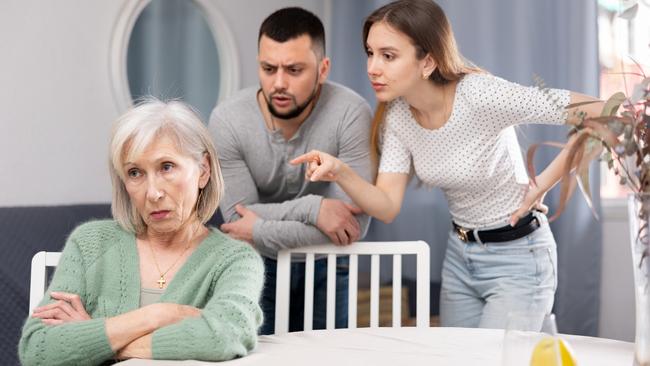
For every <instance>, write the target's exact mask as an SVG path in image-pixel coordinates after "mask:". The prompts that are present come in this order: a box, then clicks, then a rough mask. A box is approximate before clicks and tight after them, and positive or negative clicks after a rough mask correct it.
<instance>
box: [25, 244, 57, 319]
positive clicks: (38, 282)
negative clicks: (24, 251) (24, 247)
mask: <svg viewBox="0 0 650 366" xmlns="http://www.w3.org/2000/svg"><path fill="white" fill-rule="evenodd" d="M60 257H61V253H60V252H38V253H36V254H34V256H33V257H32V275H31V279H30V283H29V314H31V313H32V311H33V310H34V308H35V307H36V306H37V305H38V303H39V302H41V299H43V295H45V289H46V287H47V286H46V283H47V267H56V266H57V265H58V264H59V258H60Z"/></svg>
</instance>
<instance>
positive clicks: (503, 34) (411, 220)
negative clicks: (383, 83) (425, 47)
mask: <svg viewBox="0 0 650 366" xmlns="http://www.w3.org/2000/svg"><path fill="white" fill-rule="evenodd" d="M385 3H387V1H377V0H375V1H370V0H368V1H354V2H349V1H346V0H333V1H332V19H333V21H332V23H333V26H332V29H331V30H330V32H331V33H330V38H331V39H330V42H331V47H330V56H331V58H332V72H331V79H333V80H335V81H339V82H341V83H343V84H346V85H348V86H350V87H352V88H353V89H355V90H357V91H358V92H359V93H361V94H362V95H363V96H365V97H366V98H367V99H368V101H370V102H371V103H373V104H374V95H373V93H372V90H371V89H370V87H369V85H368V81H367V77H366V73H365V55H364V54H363V52H362V46H361V45H362V43H361V26H362V24H363V23H362V22H363V19H364V17H365V16H366V15H368V14H369V13H370V12H371V11H372V10H373V9H375V8H376V7H378V6H381V5H382V4H385ZM439 4H440V5H441V6H442V7H443V8H444V9H445V11H446V12H447V15H448V17H449V18H450V21H451V23H452V26H453V28H454V32H455V35H456V38H457V41H458V44H459V46H460V48H461V51H462V52H463V54H464V55H465V56H466V57H467V58H468V59H470V60H472V61H473V62H474V63H476V64H477V65H479V66H481V67H483V68H485V69H487V70H488V71H490V72H491V73H493V74H495V75H498V76H501V77H504V78H506V79H508V80H511V81H515V82H518V83H521V84H524V85H533V84H534V80H533V75H539V76H540V77H541V78H543V80H544V81H545V83H546V85H548V86H549V87H555V88H566V89H570V90H574V91H578V92H582V93H585V94H590V95H598V74H599V65H598V55H597V28H596V14H597V7H596V2H595V1H593V0H574V1H565V0H546V1H538V0H440V1H439ZM566 133H567V129H566V128H560V127H550V126H532V127H522V128H520V129H519V138H520V142H521V145H522V148H523V150H524V151H525V149H526V148H527V146H528V145H529V144H531V143H536V142H541V141H547V140H553V141H565V139H566ZM556 154H557V150H552V149H548V150H546V149H542V150H540V151H539V152H538V157H537V159H536V161H535V162H536V165H537V166H538V167H544V166H546V165H547V164H548V163H549V162H550V161H551V160H552V159H553V157H554V156H555V155H556ZM591 182H592V187H595V188H594V190H595V193H596V196H597V195H598V187H599V185H600V181H599V174H598V166H596V164H594V166H593V170H592V180H591ZM558 199H559V192H558V191H557V190H554V191H552V192H551V193H550V194H549V195H548V196H547V198H546V203H547V204H548V205H549V206H550V207H551V212H553V211H554V210H555V208H556V207H557V203H558ZM595 206H596V209H597V211H598V212H600V199H599V197H595ZM551 226H552V229H553V232H554V233H555V236H556V239H557V243H558V257H559V260H558V264H559V269H558V272H559V273H558V276H559V287H558V290H557V294H556V303H555V309H554V312H555V313H556V314H557V319H558V326H559V328H560V331H561V332H566V333H574V334H583V335H597V332H598V310H599V309H598V307H599V301H600V293H599V287H600V268H601V265H600V260H601V246H602V236H601V229H600V224H599V222H598V221H596V220H595V219H594V218H593V216H592V215H591V212H590V210H589V208H588V207H587V206H586V204H585V203H584V200H583V199H582V198H581V197H579V195H578V194H577V195H576V196H574V197H573V199H572V200H571V202H570V204H569V206H568V208H567V209H566V211H565V212H564V213H563V214H562V216H561V217H560V219H558V220H557V221H556V222H554V223H552V224H551ZM449 228H450V218H449V213H448V211H447V206H446V202H445V200H444V197H443V196H442V194H441V193H440V192H439V191H437V190H433V191H429V190H427V189H423V188H417V186H415V185H411V187H410V188H409V190H408V192H407V195H406V198H405V202H404V206H403V208H402V213H401V214H400V216H399V217H398V219H397V220H395V222H393V223H392V224H390V225H385V224H382V223H380V222H378V221H376V220H375V221H373V223H372V225H371V228H370V232H369V234H368V236H367V237H366V239H368V240H411V239H422V240H425V241H427V242H428V243H429V244H430V246H431V253H432V254H431V256H432V258H431V278H432V281H435V280H440V271H441V266H440V264H441V263H442V259H443V256H444V251H445V245H446V237H447V231H448V230H449ZM382 266H383V264H382ZM387 267H388V266H387ZM404 267H407V265H405V266H404ZM410 267H412V266H410ZM387 269H388V268H387ZM411 269H412V268H411ZM408 270H409V269H408V268H406V271H407V272H408ZM410 274H411V275H414V271H411V273H410ZM408 275H409V273H405V276H408Z"/></svg>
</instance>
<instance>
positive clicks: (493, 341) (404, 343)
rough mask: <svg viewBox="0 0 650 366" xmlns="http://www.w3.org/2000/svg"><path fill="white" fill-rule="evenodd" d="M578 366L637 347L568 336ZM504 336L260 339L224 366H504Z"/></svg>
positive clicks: (366, 331) (371, 334)
mask: <svg viewBox="0 0 650 366" xmlns="http://www.w3.org/2000/svg"><path fill="white" fill-rule="evenodd" d="M561 337H562V338H564V339H566V340H567V341H568V342H569V343H570V345H571V347H572V348H573V350H574V353H575V356H576V359H577V361H578V365H588V366H598V365H603V366H616V365H624V366H630V365H632V356H633V350H634V345H633V344H632V343H628V342H621V341H615V340H611V339H604V338H593V337H582V336H571V335H562V336H561ZM503 338H504V331H503V330H497V329H469V328H442V327H440V328H413V327H407V328H359V329H337V330H316V331H310V332H295V333H288V334H283V335H269V336H260V337H259V344H258V346H257V348H256V349H255V350H254V351H253V352H251V354H249V355H248V356H246V357H243V358H240V359H235V360H232V361H227V362H222V363H220V365H228V366H235V365H264V366H273V365H278V366H280V365H281V366H287V365H306V366H319V365H323V366H343V365H354V366H360V365H373V366H374V365H409V366H411V365H427V366H431V365H481V366H490V365H494V366H500V365H501V349H502V344H503ZM123 364H124V365H209V364H212V363H208V362H198V361H182V362H178V361H176V362H174V361H151V360H148V361H145V360H129V361H126V362H124V363H123Z"/></svg>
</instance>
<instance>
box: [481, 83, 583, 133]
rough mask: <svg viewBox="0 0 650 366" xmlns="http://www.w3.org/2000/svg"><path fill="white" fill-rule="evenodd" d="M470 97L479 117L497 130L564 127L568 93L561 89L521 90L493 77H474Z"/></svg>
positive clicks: (533, 87) (517, 85)
mask: <svg viewBox="0 0 650 366" xmlns="http://www.w3.org/2000/svg"><path fill="white" fill-rule="evenodd" d="M476 79H477V83H476V85H475V86H474V88H471V89H473V90H470V91H469V92H470V93H473V94H474V95H475V98H472V99H474V101H475V104H476V106H477V108H479V109H480V111H481V115H483V116H485V118H486V119H489V120H492V121H494V123H496V124H497V125H498V127H499V128H500V129H504V128H506V127H510V126H514V125H519V124H529V123H540V124H554V125H561V124H564V123H566V119H567V114H566V106H567V105H569V102H570V92H569V91H568V90H563V89H550V88H540V87H536V86H522V85H519V84H517V83H513V82H510V81H507V80H504V79H501V78H499V77H496V76H492V75H477V77H476Z"/></svg>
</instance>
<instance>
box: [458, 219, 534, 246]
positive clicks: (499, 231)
mask: <svg viewBox="0 0 650 366" xmlns="http://www.w3.org/2000/svg"><path fill="white" fill-rule="evenodd" d="M452 223H453V224H454V231H455V232H456V235H458V239H460V240H462V241H464V242H465V243H467V242H470V241H477V240H476V238H475V237H474V230H473V229H466V228H463V227H461V226H459V225H457V224H456V223H455V222H452ZM539 226H540V225H539V221H538V220H537V217H535V215H533V213H532V212H531V213H529V214H528V215H526V216H525V217H522V218H521V219H519V221H517V224H516V225H515V226H514V227H513V226H510V225H506V226H502V227H499V228H496V229H492V230H480V231H478V232H477V234H478V237H479V238H480V239H481V242H482V243H502V242H504V241H511V240H515V239H519V238H523V237H524V236H526V235H528V234H530V233H532V232H533V231H535V230H537V229H538V228H539Z"/></svg>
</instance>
